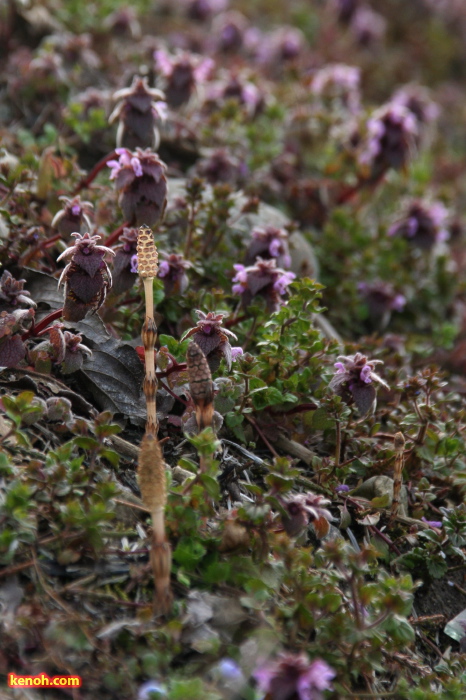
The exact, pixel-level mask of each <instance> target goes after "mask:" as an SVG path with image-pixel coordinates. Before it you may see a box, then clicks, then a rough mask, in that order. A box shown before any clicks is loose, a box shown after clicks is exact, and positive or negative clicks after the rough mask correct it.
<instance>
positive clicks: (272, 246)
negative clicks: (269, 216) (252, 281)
mask: <svg viewBox="0 0 466 700" xmlns="http://www.w3.org/2000/svg"><path fill="white" fill-rule="evenodd" d="M251 238H252V241H251V242H250V244H249V247H248V249H247V252H246V265H251V264H253V263H254V261H255V260H256V258H258V257H260V258H262V259H263V260H270V259H271V258H274V259H275V260H276V262H277V265H279V266H280V267H290V265H291V257H290V249H289V245H288V240H289V233H288V231H287V230H286V229H284V228H277V227H276V226H265V227H261V226H256V227H255V228H253V230H252V231H251Z"/></svg>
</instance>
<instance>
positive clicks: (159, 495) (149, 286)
mask: <svg viewBox="0 0 466 700" xmlns="http://www.w3.org/2000/svg"><path fill="white" fill-rule="evenodd" d="M137 251H138V271H139V276H140V277H141V278H142V280H143V283H144V294H145V300H146V318H145V320H144V325H143V327H142V333H141V338H142V342H143V345H144V358H145V363H146V374H145V378H144V395H145V397H146V405H147V421H146V432H145V435H144V437H143V439H142V441H141V448H140V450H139V459H138V481H139V487H140V489H141V496H142V500H143V503H144V505H145V506H146V508H148V509H149V510H150V513H151V516H152V543H151V552H150V562H151V566H152V571H153V574H154V585H155V593H154V612H155V613H156V614H166V613H168V612H169V610H170V607H171V603H172V594H171V589H170V571H171V561H172V557H171V547H170V543H169V542H168V541H167V537H166V533H165V506H166V503H167V484H166V473H165V472H166V465H165V461H164V459H163V454H162V449H161V447H160V443H159V441H158V439H157V432H158V423H157V406H156V394H157V375H156V371H155V367H156V354H155V344H156V342H157V326H156V324H155V319H154V293H153V282H154V278H155V276H156V275H157V270H158V254H157V248H156V247H155V243H154V237H153V235H152V231H151V229H150V228H149V227H148V226H141V228H140V229H139V235H138V245H137Z"/></svg>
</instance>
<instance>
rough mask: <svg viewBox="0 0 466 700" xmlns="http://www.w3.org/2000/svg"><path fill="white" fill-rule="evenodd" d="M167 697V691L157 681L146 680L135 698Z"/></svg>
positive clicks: (152, 698) (156, 699) (139, 699)
mask: <svg viewBox="0 0 466 700" xmlns="http://www.w3.org/2000/svg"><path fill="white" fill-rule="evenodd" d="M166 697H167V691H166V688H165V686H163V685H162V684H161V683H159V682H158V681H153V680H151V681H147V682H146V683H143V684H142V685H141V686H140V688H139V692H138V697H137V700H163V698H166Z"/></svg>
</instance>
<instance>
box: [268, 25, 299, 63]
mask: <svg viewBox="0 0 466 700" xmlns="http://www.w3.org/2000/svg"><path fill="white" fill-rule="evenodd" d="M261 43H262V46H260V47H259V48H258V56H257V60H258V62H259V63H266V64H272V65H280V64H282V63H287V62H289V61H293V60H294V59H296V58H298V57H299V56H300V55H301V54H302V53H303V50H304V47H305V45H306V37H305V36H304V34H303V32H302V31H301V30H300V29H297V28H296V27H287V26H285V27H280V28H279V29H277V30H275V31H274V32H272V33H271V34H269V35H268V36H266V37H265V40H264V41H263V42H261Z"/></svg>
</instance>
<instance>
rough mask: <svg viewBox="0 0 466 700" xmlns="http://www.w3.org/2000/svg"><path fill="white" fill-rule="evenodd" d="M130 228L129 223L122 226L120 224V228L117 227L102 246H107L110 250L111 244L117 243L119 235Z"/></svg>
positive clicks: (126, 222)
mask: <svg viewBox="0 0 466 700" xmlns="http://www.w3.org/2000/svg"><path fill="white" fill-rule="evenodd" d="M130 226H131V223H130V222H129V221H125V223H124V224H121V226H118V228H116V229H115V230H114V231H113V232H112V233H111V234H110V236H109V237H108V238H106V239H105V241H104V242H103V245H104V246H107V248H110V246H111V245H113V243H115V241H117V240H118V239H119V238H120V236H121V234H122V233H123V229H125V228H129V227H130Z"/></svg>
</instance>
